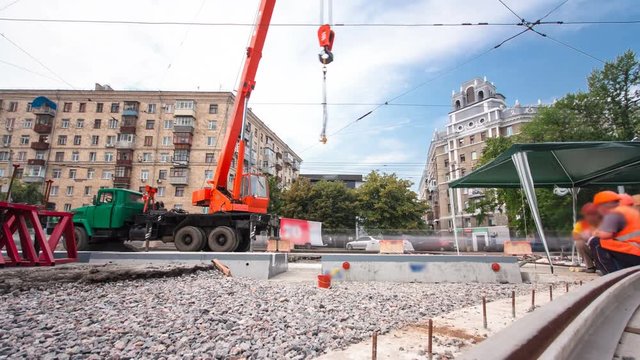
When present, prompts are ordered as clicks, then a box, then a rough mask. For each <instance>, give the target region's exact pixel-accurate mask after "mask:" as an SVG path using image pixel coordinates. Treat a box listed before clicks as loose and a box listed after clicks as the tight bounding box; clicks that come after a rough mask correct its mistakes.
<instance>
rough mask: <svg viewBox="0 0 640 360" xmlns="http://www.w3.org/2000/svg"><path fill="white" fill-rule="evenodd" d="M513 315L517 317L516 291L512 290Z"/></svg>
mask: <svg viewBox="0 0 640 360" xmlns="http://www.w3.org/2000/svg"><path fill="white" fill-rule="evenodd" d="M511 316H512V317H513V318H514V319H515V317H516V292H515V291H511Z"/></svg>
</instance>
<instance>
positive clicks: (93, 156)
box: [89, 151, 98, 162]
mask: <svg viewBox="0 0 640 360" xmlns="http://www.w3.org/2000/svg"><path fill="white" fill-rule="evenodd" d="M97 159H98V153H97V152H95V151H91V152H90V153H89V161H90V162H96V161H97Z"/></svg>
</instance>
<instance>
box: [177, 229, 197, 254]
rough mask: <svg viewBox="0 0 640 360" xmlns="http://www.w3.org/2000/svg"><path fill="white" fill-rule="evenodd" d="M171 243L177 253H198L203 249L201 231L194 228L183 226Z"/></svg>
mask: <svg viewBox="0 0 640 360" xmlns="http://www.w3.org/2000/svg"><path fill="white" fill-rule="evenodd" d="M173 241H174V243H175V244H176V249H178V251H200V250H202V248H203V247H204V236H203V235H202V231H200V229H198V228H197V227H195V226H185V227H183V228H181V229H180V230H178V231H177V232H176V235H175V237H174V239H173Z"/></svg>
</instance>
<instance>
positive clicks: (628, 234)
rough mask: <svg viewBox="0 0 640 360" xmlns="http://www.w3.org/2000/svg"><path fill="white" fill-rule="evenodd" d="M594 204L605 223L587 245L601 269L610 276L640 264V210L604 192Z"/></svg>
mask: <svg viewBox="0 0 640 360" xmlns="http://www.w3.org/2000/svg"><path fill="white" fill-rule="evenodd" d="M593 203H594V204H595V205H596V206H597V207H598V212H599V213H600V215H602V222H601V223H600V225H599V226H598V228H597V229H596V231H595V234H594V236H593V237H592V238H590V239H589V241H588V242H587V245H588V246H589V248H590V249H591V254H592V257H593V260H594V262H595V265H596V267H597V268H598V270H600V271H601V272H602V274H603V275H604V274H608V273H611V272H614V271H618V270H621V269H624V268H628V267H631V266H636V265H640V211H638V210H637V209H635V208H634V207H632V206H627V205H620V195H619V194H617V193H615V192H613V191H601V192H599V193H597V194H596V195H595V196H594V198H593Z"/></svg>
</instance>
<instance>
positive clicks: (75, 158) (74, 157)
mask: <svg viewBox="0 0 640 360" xmlns="http://www.w3.org/2000/svg"><path fill="white" fill-rule="evenodd" d="M71 161H80V153H79V152H78V151H74V152H72V153H71Z"/></svg>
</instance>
